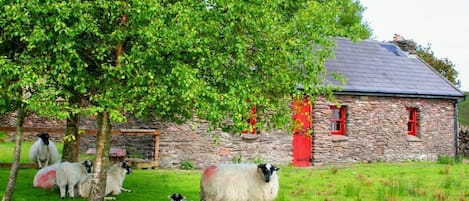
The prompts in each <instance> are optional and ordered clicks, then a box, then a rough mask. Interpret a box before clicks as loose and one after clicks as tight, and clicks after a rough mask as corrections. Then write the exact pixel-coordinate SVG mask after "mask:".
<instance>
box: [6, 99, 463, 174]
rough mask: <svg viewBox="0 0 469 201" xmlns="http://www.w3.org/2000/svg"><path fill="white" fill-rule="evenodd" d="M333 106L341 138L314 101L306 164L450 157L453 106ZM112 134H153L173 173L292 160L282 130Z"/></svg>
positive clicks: (134, 145)
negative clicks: (410, 111)
mask: <svg viewBox="0 0 469 201" xmlns="http://www.w3.org/2000/svg"><path fill="white" fill-rule="evenodd" d="M337 100H338V102H339V103H340V104H342V105H344V106H346V107H347V122H346V135H345V136H334V135H331V134H330V130H329V124H330V109H329V105H330V104H331V103H329V102H328V101H326V100H325V99H323V98H319V99H318V100H317V101H316V104H315V106H314V108H313V127H314V128H313V130H314V131H313V139H314V145H313V150H312V156H313V159H312V161H313V165H326V164H335V163H350V162H376V161H407V160H435V159H436V158H437V157H438V156H440V155H446V156H453V155H454V153H455V146H454V144H455V141H454V134H455V133H454V105H453V104H454V102H453V101H450V100H441V99H413V98H399V97H369V96H337ZM406 107H415V108H418V123H419V124H418V136H417V137H409V136H407V111H406V109H405V108H406ZM38 119H39V120H38ZM14 122H15V119H14V116H9V117H7V118H5V117H4V118H2V122H1V123H2V126H14ZM95 123H96V122H95V120H94V119H92V118H91V119H88V120H85V121H82V122H81V123H80V125H81V126H82V129H95V128H96V125H95ZM25 126H28V127H50V126H55V127H57V126H59V127H60V126H62V127H65V125H64V122H60V121H50V120H47V119H44V118H31V119H29V120H28V121H27V125H25ZM113 129H155V130H159V131H160V142H159V165H160V167H161V168H179V167H180V165H181V163H183V162H190V163H192V164H193V165H194V167H195V168H203V167H205V166H207V165H209V164H212V163H218V162H239V161H242V162H247V161H254V162H258V161H266V162H271V163H274V164H281V165H287V164H290V163H291V161H292V159H293V158H292V157H293V156H292V136H291V135H289V134H286V133H287V132H282V131H275V132H269V131H260V134H258V135H255V137H256V138H254V139H244V138H243V137H242V136H244V135H240V134H239V133H227V132H223V131H221V130H220V129H217V130H214V131H211V130H210V129H209V125H208V123H207V122H204V121H202V120H198V119H194V120H192V121H189V122H187V123H184V124H176V123H172V122H163V121H150V122H142V121H136V120H129V122H127V123H124V124H115V125H114V126H113ZM62 135H63V134H58V137H56V139H61V137H63V136H62ZM26 136H28V134H27V133H26ZM26 138H28V137H26ZM28 139H29V138H28ZM30 139H35V137H31V138H30ZM114 139H115V138H113V141H112V143H111V146H113V147H116V146H119V147H122V146H124V147H125V148H126V149H128V150H129V152H130V153H129V154H131V155H132V154H133V153H132V150H139V149H141V147H142V146H150V144H152V143H153V142H154V141H153V140H152V139H145V138H141V139H129V138H122V139H116V140H114ZM87 141H88V142H84V143H88V148H91V147H92V145H93V143H94V141H93V140H92V139H88V140H87ZM462 142H463V141H462ZM466 143H467V142H466ZM142 144H145V145H142ZM461 147H462V146H461ZM82 149H86V148H82ZM82 151H83V150H82ZM144 152H145V153H143V154H142V155H144V157H148V158H151V154H146V151H144Z"/></svg>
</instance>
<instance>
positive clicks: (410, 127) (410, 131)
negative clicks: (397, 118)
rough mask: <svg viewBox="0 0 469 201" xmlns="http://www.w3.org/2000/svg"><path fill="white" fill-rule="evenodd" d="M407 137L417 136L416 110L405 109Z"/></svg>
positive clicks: (411, 108)
mask: <svg viewBox="0 0 469 201" xmlns="http://www.w3.org/2000/svg"><path fill="white" fill-rule="evenodd" d="M406 110H407V114H408V115H407V135H412V136H417V124H418V119H417V108H413V107H407V108H406Z"/></svg>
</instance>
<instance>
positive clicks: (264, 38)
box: [1, 0, 369, 129]
mask: <svg viewBox="0 0 469 201" xmlns="http://www.w3.org/2000/svg"><path fill="white" fill-rule="evenodd" d="M207 2H208V1H187V2H185V1H182V2H157V1H112V2H109V1H91V2H77V1H46V2H45V3H42V2H41V1H31V2H28V3H20V4H9V3H8V1H7V2H5V3H4V5H3V7H4V8H5V12H4V15H3V16H5V18H4V19H3V20H2V23H1V24H2V25H3V27H5V28H4V29H5V31H4V32H3V35H4V37H5V38H7V39H8V38H13V37H14V36H16V35H20V36H21V40H19V41H18V43H20V44H21V45H22V46H23V47H24V52H22V57H24V58H26V59H27V60H29V61H30V62H31V63H33V64H35V65H33V66H32V67H33V68H36V69H37V68H38V67H41V68H43V71H42V72H44V74H43V75H42V76H43V80H44V81H46V82H47V85H46V86H45V87H46V90H49V93H44V94H42V95H41V97H40V98H41V99H39V100H37V104H38V105H39V106H41V107H48V108H50V109H49V111H45V112H44V114H46V113H47V114H48V115H51V114H54V115H56V116H59V117H62V118H63V117H66V116H68V112H70V111H71V112H72V113H79V112H83V113H86V114H92V115H96V114H97V113H98V112H100V111H105V110H106V111H109V112H110V115H111V119H112V121H122V120H124V117H123V116H122V114H123V112H127V113H135V114H138V115H140V116H150V115H151V116H154V117H158V118H164V119H171V120H173V121H182V120H185V119H188V118H192V117H193V114H194V112H195V111H196V110H194V109H198V110H197V111H198V112H197V115H198V116H200V117H203V118H205V119H208V120H210V121H212V122H217V123H220V122H221V121H222V120H224V119H225V118H226V117H227V115H228V116H229V117H231V118H232V119H233V121H234V122H235V124H236V125H237V127H239V128H238V129H240V128H245V127H246V126H245V125H244V124H245V120H244V119H246V116H247V115H248V112H247V111H248V110H246V108H248V106H247V103H246V99H248V98H249V99H250V102H251V104H255V105H259V106H260V107H259V110H258V111H259V115H260V122H275V123H276V125H277V126H284V125H288V124H286V123H285V122H288V121H289V118H290V116H289V115H288V112H287V111H288V110H287V109H288V104H286V103H287V102H288V101H289V99H290V95H292V94H296V93H299V92H298V91H297V90H296V87H295V86H296V85H297V84H299V83H305V84H304V86H305V92H306V93H308V94H312V95H318V94H320V93H325V94H330V92H331V87H330V86H326V85H324V84H323V83H322V79H323V74H324V62H325V60H326V58H328V57H329V56H330V55H331V54H332V48H333V46H334V44H333V42H332V41H331V40H330V37H334V36H341V37H351V38H354V39H358V38H367V37H368V36H369V30H368V28H367V26H366V25H364V24H362V23H361V12H362V11H363V9H362V7H361V6H360V4H359V3H357V2H352V1H350V0H341V1H294V2H291V1H286V2H285V1H274V2H271V3H269V4H265V3H264V2H263V1H254V2H251V3H240V2H231V1H217V2H213V1H210V2H212V3H213V4H210V5H209V4H208V3H207ZM22 10H26V11H28V12H23V13H21V15H19V14H18V13H17V12H21V11H22ZM123 13H124V14H125V16H126V20H127V21H126V23H125V25H124V21H123V20H122V19H121V18H123ZM17 18H20V19H21V20H16V19H17ZM17 27H21V28H19V29H16V28H17ZM311 43H313V44H314V47H316V48H315V49H316V51H311V45H312V44H311ZM120 44H122V45H123V46H122V47H123V51H122V57H120V59H119V60H118V61H117V60H116V59H117V57H116V56H115V51H116V49H117V47H118V46H119V45H120ZM319 47H320V48H319ZM116 64H119V67H115V65H116ZM300 67H301V68H300ZM306 83H310V84H306ZM110 89H112V90H110ZM75 98H79V99H81V100H79V101H75V102H73V101H71V100H72V99H75ZM57 99H63V100H65V102H59V103H57V102H56V101H55V100H57ZM46 100H48V101H46ZM77 102H79V103H80V104H71V103H77ZM39 106H38V107H39ZM149 109H150V110H149ZM262 111H264V112H262ZM266 111H273V112H274V113H275V114H279V115H273V116H272V115H270V116H268V115H267V114H268V113H267V112H266ZM283 114H285V115H283ZM261 115H263V116H261ZM268 120H273V121H268ZM260 125H261V124H260ZM260 125H259V126H260Z"/></svg>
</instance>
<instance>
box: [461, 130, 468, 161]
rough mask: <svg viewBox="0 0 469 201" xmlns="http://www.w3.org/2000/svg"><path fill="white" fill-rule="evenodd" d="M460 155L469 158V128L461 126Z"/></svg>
mask: <svg viewBox="0 0 469 201" xmlns="http://www.w3.org/2000/svg"><path fill="white" fill-rule="evenodd" d="M459 145H460V146H459V153H460V154H461V155H462V156H469V126H461V127H460V129H459Z"/></svg>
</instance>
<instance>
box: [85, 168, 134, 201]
mask: <svg viewBox="0 0 469 201" xmlns="http://www.w3.org/2000/svg"><path fill="white" fill-rule="evenodd" d="M131 172H132V169H131V168H130V166H129V165H127V163H125V162H120V163H116V164H114V165H112V166H111V167H110V168H109V170H108V171H107V175H106V192H105V194H106V195H109V194H112V195H119V194H120V193H121V192H122V191H125V192H131V190H129V189H125V188H123V187H122V184H123V183H124V179H125V175H127V174H130V173H131ZM81 189H82V192H83V194H82V196H83V197H88V196H89V194H90V190H91V177H88V178H87V179H86V180H85V182H83V183H82V187H81ZM106 199H112V198H109V197H107V198H106Z"/></svg>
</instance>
